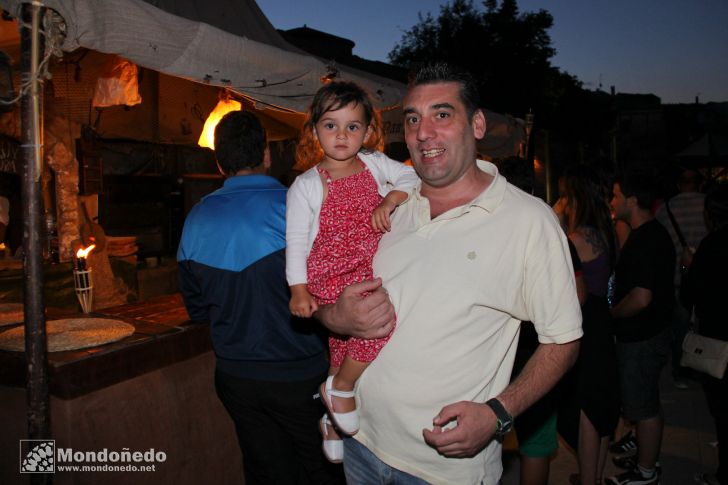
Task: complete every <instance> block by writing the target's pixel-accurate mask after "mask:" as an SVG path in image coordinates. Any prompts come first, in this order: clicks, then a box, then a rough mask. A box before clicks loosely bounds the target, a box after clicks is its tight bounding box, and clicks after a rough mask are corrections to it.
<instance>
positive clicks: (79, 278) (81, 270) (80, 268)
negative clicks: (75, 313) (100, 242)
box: [73, 244, 96, 313]
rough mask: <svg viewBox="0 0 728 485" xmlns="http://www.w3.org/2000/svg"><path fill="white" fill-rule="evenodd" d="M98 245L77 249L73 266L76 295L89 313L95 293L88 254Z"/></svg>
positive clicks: (85, 311)
mask: <svg viewBox="0 0 728 485" xmlns="http://www.w3.org/2000/svg"><path fill="white" fill-rule="evenodd" d="M95 247H96V245H95V244H92V245H91V246H89V247H87V248H81V249H79V250H78V251H76V259H75V265H74V267H73V283H74V286H75V288H76V297H77V298H78V301H79V303H81V310H83V312H84V313H89V312H90V311H91V310H92V308H93V301H94V294H93V289H94V286H93V283H92V281H91V268H89V267H88V261H87V258H88V255H89V253H90V252H91V251H93V249H94V248H95Z"/></svg>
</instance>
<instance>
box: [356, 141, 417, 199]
mask: <svg viewBox="0 0 728 485" xmlns="http://www.w3.org/2000/svg"><path fill="white" fill-rule="evenodd" d="M359 158H361V160H362V161H363V162H364V163H365V164H366V165H367V167H368V168H369V171H370V172H372V174H373V175H374V178H375V179H376V180H377V185H378V186H379V195H381V196H382V197H384V196H385V195H387V194H388V193H389V192H390V191H391V190H401V191H402V192H407V193H409V192H410V191H411V190H412V187H414V186H415V185H416V184H417V182H419V180H420V179H419V177H417V174H416V173H415V170H414V169H413V168H412V167H410V166H408V165H405V164H404V163H401V162H398V161H396V160H392V159H391V158H389V157H388V156H386V155H385V154H384V153H382V152H371V153H359Z"/></svg>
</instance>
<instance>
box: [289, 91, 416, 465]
mask: <svg viewBox="0 0 728 485" xmlns="http://www.w3.org/2000/svg"><path fill="white" fill-rule="evenodd" d="M382 145H383V136H382V128H381V121H380V119H379V116H378V114H377V113H376V112H375V111H374V108H373V106H372V102H371V99H370V98H369V96H368V95H367V94H366V92H365V91H364V90H363V89H362V88H361V87H359V86H358V85H356V84H354V83H350V82H332V83H330V84H328V85H326V86H324V87H322V88H321V89H320V90H319V91H318V93H316V95H315V97H314V99H313V102H312V104H311V107H310V108H309V112H308V119H307V121H306V123H305V125H304V127H303V132H302V134H301V139H300V141H299V145H298V147H297V150H296V158H297V161H298V163H299V165H308V166H311V165H312V164H313V165H314V166H313V167H312V168H310V169H309V170H307V171H306V172H304V173H303V174H301V175H300V176H299V177H298V178H297V179H296V180H295V181H294V183H293V185H292V186H291V188H290V190H289V192H288V203H287V208H286V276H287V279H288V284H289V285H290V287H291V303H290V308H291V312H292V313H293V314H294V315H296V316H299V317H310V316H311V315H313V313H314V312H315V311H316V310H317V309H318V306H319V305H326V304H331V303H335V302H336V300H337V298H338V297H339V295H340V294H341V292H342V291H343V290H344V288H346V287H347V286H349V285H351V284H353V283H358V282H361V281H365V280H370V279H372V278H373V272H372V259H373V257H374V253H375V252H376V250H377V245H378V243H379V239H380V238H381V236H382V233H383V232H385V231H389V229H390V214H391V213H392V212H393V211H394V210H395V209H396V208H397V206H398V205H399V204H401V203H402V202H404V200H405V199H406V198H407V192H408V191H409V189H410V188H412V187H413V186H414V185H415V183H416V182H417V180H418V179H417V175H416V174H415V172H414V170H413V169H412V168H410V167H407V166H405V165H403V164H401V163H399V162H397V161H395V160H392V159H390V158H388V157H386V156H385V155H384V154H382V153H381V152H379V151H376V150H377V149H380V148H381V147H382ZM387 340H388V337H387V338H383V339H373V340H365V339H357V338H353V337H345V336H342V335H336V334H333V333H332V334H331V335H330V337H329V352H330V355H331V368H330V370H329V377H328V379H327V380H326V382H324V383H323V384H321V399H322V400H323V402H324V404H325V405H326V408H327V409H328V413H327V415H324V417H323V418H322V419H321V422H320V427H321V433H322V434H323V436H324V446H323V448H324V453H325V454H326V457H327V458H328V459H329V460H331V461H333V462H340V461H341V460H342V459H343V443H342V442H341V439H340V438H339V436H338V435H337V434H336V431H335V430H334V429H333V428H332V427H331V424H332V422H333V424H334V425H335V426H336V427H337V428H338V429H339V430H340V431H342V432H344V433H346V434H348V435H353V434H354V433H356V432H357V431H358V430H359V414H358V412H357V410H356V402H355V400H354V392H353V391H354V386H355V384H356V381H357V380H358V379H359V377H360V376H361V374H362V373H363V372H364V370H365V369H366V368H367V366H368V365H369V363H370V362H371V361H372V360H373V359H374V358H375V357H376V356H377V354H378V353H379V350H380V349H381V348H382V347H383V346H384V344H385V343H386V341H387Z"/></svg>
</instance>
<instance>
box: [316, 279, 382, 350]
mask: <svg viewBox="0 0 728 485" xmlns="http://www.w3.org/2000/svg"><path fill="white" fill-rule="evenodd" d="M314 316H315V317H316V318H318V319H319V321H321V323H323V324H324V326H325V327H326V328H328V329H329V330H331V331H332V332H334V333H338V334H340V335H349V336H352V337H358V338H366V339H372V338H382V337H386V336H387V335H389V334H390V333H391V331H392V329H393V328H394V307H393V306H392V302H391V301H389V295H388V294H387V291H386V290H385V289H384V288H382V280H381V278H377V279H374V280H368V281H362V282H361V283H355V284H353V285H350V286H348V287H346V288H345V289H344V291H343V292H342V293H341V295H339V299H338V300H336V303H334V304H333V305H323V306H321V307H319V309H318V311H317V312H316V313H315V314H314Z"/></svg>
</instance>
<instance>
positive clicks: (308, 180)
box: [286, 168, 323, 286]
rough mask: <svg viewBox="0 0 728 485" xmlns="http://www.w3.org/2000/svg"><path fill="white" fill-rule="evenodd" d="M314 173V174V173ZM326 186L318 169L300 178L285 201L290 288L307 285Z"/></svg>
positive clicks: (287, 270) (305, 173)
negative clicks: (310, 255)
mask: <svg viewBox="0 0 728 485" xmlns="http://www.w3.org/2000/svg"><path fill="white" fill-rule="evenodd" d="M312 170H313V172H312ZM322 200H323V187H322V186H321V180H320V179H319V175H318V173H317V172H316V169H315V168H313V169H310V170H307V171H306V172H304V173H302V174H301V175H299V176H298V177H297V178H296V180H295V181H294V182H293V184H292V185H291V188H290V189H288V196H287V201H286V279H287V280H288V284H289V285H290V286H293V285H298V284H302V283H306V281H307V277H306V276H307V275H306V260H307V258H308V252H309V250H310V248H311V243H312V240H313V237H312V236H313V235H314V233H315V232H318V230H317V229H318V215H319V211H320V210H321V203H322Z"/></svg>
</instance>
